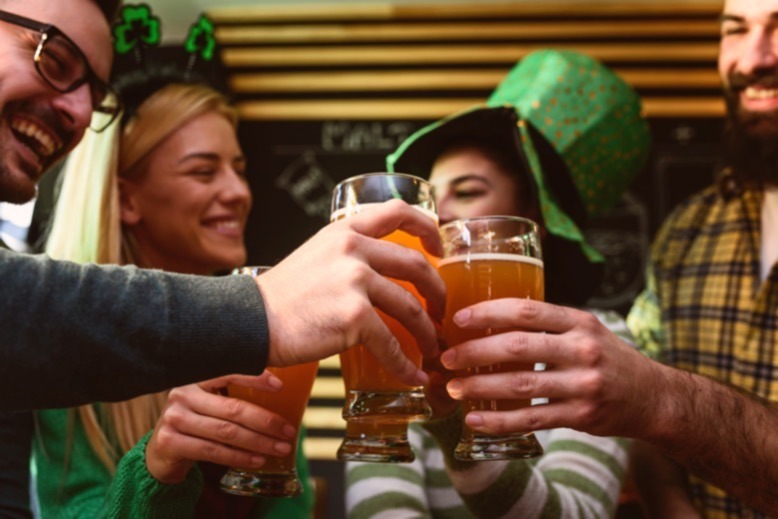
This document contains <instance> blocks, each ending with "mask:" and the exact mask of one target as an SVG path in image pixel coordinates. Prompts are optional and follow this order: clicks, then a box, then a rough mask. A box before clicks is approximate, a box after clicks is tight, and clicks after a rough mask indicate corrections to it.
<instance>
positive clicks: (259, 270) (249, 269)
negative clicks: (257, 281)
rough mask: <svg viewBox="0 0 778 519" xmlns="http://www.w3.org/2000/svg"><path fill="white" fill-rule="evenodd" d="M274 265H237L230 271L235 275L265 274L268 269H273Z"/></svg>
mask: <svg viewBox="0 0 778 519" xmlns="http://www.w3.org/2000/svg"><path fill="white" fill-rule="evenodd" d="M272 268H273V266H272V265H243V266H242V267H235V268H234V269H232V270H231V271H230V274H232V275H233V276H235V275H246V274H248V275H251V276H259V275H260V274H264V273H265V272H267V271H268V270H270V269H272Z"/></svg>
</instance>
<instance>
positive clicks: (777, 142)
mask: <svg viewBox="0 0 778 519" xmlns="http://www.w3.org/2000/svg"><path fill="white" fill-rule="evenodd" d="M773 74H774V71H770V75H764V76H759V77H756V78H754V77H745V76H742V75H740V74H737V73H735V74H732V75H730V78H729V85H728V86H727V87H725V92H724V95H725V100H726V102H727V124H726V127H725V132H724V137H725V139H724V160H725V163H726V165H727V166H729V167H730V168H732V172H733V174H734V176H735V178H737V179H738V180H739V181H740V182H741V183H742V184H743V185H744V186H745V187H751V188H756V189H761V188H763V187H765V186H778V110H771V111H769V112H751V111H748V110H745V109H744V108H743V107H741V105H740V93H741V92H742V91H743V90H744V89H745V88H746V87H747V86H749V85H760V86H763V87H765V88H778V76H775V75H773Z"/></svg>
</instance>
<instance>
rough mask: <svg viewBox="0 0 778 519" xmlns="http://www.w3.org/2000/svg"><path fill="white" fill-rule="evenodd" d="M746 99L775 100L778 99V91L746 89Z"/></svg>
mask: <svg viewBox="0 0 778 519" xmlns="http://www.w3.org/2000/svg"><path fill="white" fill-rule="evenodd" d="M746 97H747V98H748V99H774V98H776V97H778V90H776V89H767V88H754V87H748V88H746Z"/></svg>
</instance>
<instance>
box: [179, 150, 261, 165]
mask: <svg viewBox="0 0 778 519" xmlns="http://www.w3.org/2000/svg"><path fill="white" fill-rule="evenodd" d="M195 159H203V160H213V161H218V160H221V156H220V155H219V154H218V153H211V152H201V153H190V154H189V155H185V156H184V157H182V158H181V159H180V160H179V161H178V163H179V164H183V163H184V162H187V161H190V160H195ZM232 162H246V157H245V156H244V155H236V156H234V157H233V158H232Z"/></svg>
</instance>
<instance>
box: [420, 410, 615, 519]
mask: <svg viewBox="0 0 778 519" xmlns="http://www.w3.org/2000/svg"><path fill="white" fill-rule="evenodd" d="M437 425H438V426H437V427H436V426H434V425H433V426H432V427H430V426H427V427H426V428H427V430H429V431H430V432H431V433H432V434H433V435H435V436H436V438H438V439H439V441H440V444H441V449H442V450H443V452H444V456H445V457H446V465H447V467H448V474H449V476H450V478H451V481H452V483H453V484H454V487H455V488H456V489H457V491H458V492H459V494H460V496H461V497H462V499H463V500H464V502H465V503H466V504H467V506H468V508H470V510H473V511H477V512H478V513H479V514H482V515H483V516H485V517H502V516H514V515H516V516H522V517H579V516H583V517H608V516H612V515H613V513H614V512H615V507H616V503H617V500H618V495H619V491H620V489H621V483H622V480H623V478H624V473H625V470H626V463H627V450H626V443H627V442H626V441H624V440H616V439H613V438H599V437H595V436H590V435H588V434H584V433H580V432H577V431H573V430H570V429H557V430H554V431H552V432H551V433H550V435H549V442H548V446H547V448H546V452H545V454H544V456H543V457H541V458H539V459H538V460H514V461H493V462H489V463H483V462H462V461H457V460H454V459H453V456H452V455H451V452H452V451H453V449H452V448H450V447H451V446H450V445H448V446H447V444H448V443H450V439H451V437H452V435H451V434H450V431H451V430H452V429H458V428H457V427H456V426H455V424H453V423H451V424H446V423H444V422H441V423H439V424H437Z"/></svg>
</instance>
